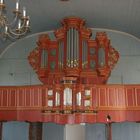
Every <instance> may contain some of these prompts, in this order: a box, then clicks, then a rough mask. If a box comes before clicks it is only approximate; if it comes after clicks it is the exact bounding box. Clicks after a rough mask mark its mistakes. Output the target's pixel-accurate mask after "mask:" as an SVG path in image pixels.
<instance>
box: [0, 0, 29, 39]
mask: <svg viewBox="0 0 140 140" xmlns="http://www.w3.org/2000/svg"><path fill="white" fill-rule="evenodd" d="M5 13H6V5H5V3H4V0H0V38H3V39H7V38H10V39H18V38H20V37H21V36H24V35H25V34H26V33H28V32H29V29H30V18H29V16H27V14H26V8H25V7H23V10H22V12H21V11H20V4H19V0H17V2H16V8H15V10H14V11H13V14H14V19H13V21H12V22H9V21H8V18H7V17H6V14H5Z"/></svg>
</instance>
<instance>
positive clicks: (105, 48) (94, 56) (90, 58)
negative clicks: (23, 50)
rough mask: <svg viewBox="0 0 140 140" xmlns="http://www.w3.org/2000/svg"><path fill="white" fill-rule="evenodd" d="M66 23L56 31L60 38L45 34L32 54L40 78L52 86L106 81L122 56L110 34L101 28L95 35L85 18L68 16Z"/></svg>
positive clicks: (32, 62) (31, 57) (32, 64)
mask: <svg viewBox="0 0 140 140" xmlns="http://www.w3.org/2000/svg"><path fill="white" fill-rule="evenodd" d="M62 25H63V26H62V27H61V28H60V29H58V30H56V31H55V32H54V34H55V36H56V40H50V38H49V36H48V35H47V34H43V35H41V36H40V37H39V40H38V43H37V44H38V47H37V49H35V50H33V51H32V52H31V53H30V55H29V62H30V64H31V66H32V67H33V68H35V71H36V72H37V74H38V77H39V79H40V80H41V81H42V82H43V83H44V84H47V85H48V86H49V85H52V84H53V83H57V84H62V83H63V82H65V83H69V82H70V83H73V82H74V83H75V84H105V83H106V81H107V79H108V77H109V75H110V72H111V69H112V68H113V66H114V65H115V64H116V62H117V61H118V58H119V54H118V52H117V51H116V50H115V49H114V48H112V47H111V44H110V40H109V39H108V37H107V34H106V33H105V32H99V33H97V35H96V38H95V40H93V39H91V36H92V32H91V30H90V29H89V28H86V27H85V21H84V20H82V19H80V18H76V17H69V18H65V19H64V20H63V21H62ZM36 50H38V51H36Z"/></svg>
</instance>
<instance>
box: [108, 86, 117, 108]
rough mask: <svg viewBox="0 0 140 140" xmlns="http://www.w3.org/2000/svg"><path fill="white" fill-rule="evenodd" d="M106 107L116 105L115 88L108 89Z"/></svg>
mask: <svg viewBox="0 0 140 140" xmlns="http://www.w3.org/2000/svg"><path fill="white" fill-rule="evenodd" d="M108 105H109V106H116V105H117V94H116V92H115V88H108Z"/></svg>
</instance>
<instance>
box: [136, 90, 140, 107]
mask: <svg viewBox="0 0 140 140" xmlns="http://www.w3.org/2000/svg"><path fill="white" fill-rule="evenodd" d="M135 92H136V93H135V97H136V105H137V106H140V88H136V90H135Z"/></svg>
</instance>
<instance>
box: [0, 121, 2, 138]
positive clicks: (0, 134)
mask: <svg viewBox="0 0 140 140" xmlns="http://www.w3.org/2000/svg"><path fill="white" fill-rule="evenodd" d="M2 125H3V122H0V140H2Z"/></svg>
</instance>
